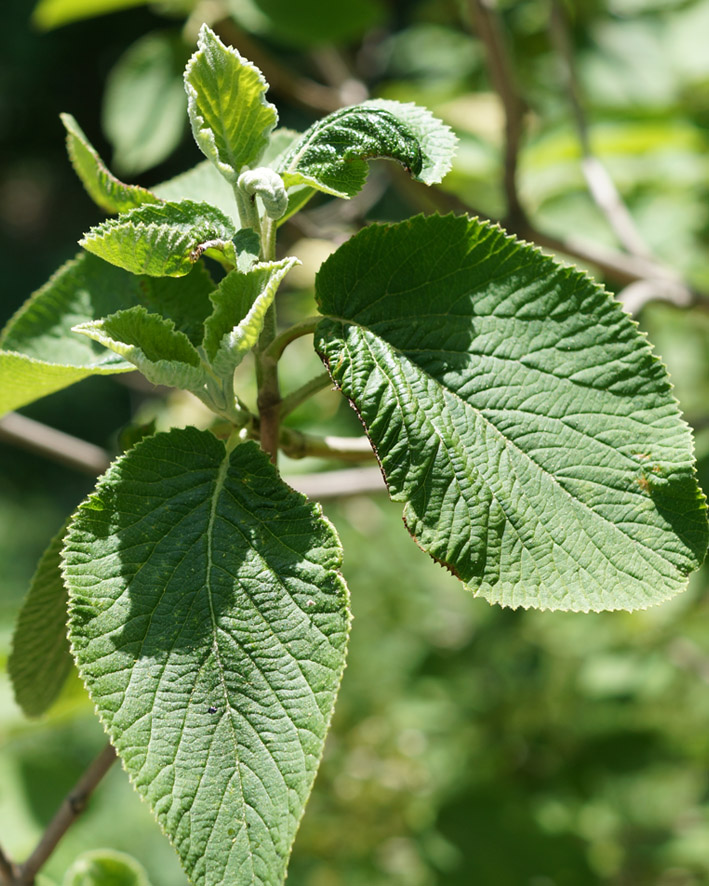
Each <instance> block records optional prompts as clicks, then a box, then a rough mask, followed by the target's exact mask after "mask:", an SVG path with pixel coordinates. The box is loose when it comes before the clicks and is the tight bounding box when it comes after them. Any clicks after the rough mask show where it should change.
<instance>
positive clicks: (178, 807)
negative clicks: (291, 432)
mask: <svg viewBox="0 0 709 886" xmlns="http://www.w3.org/2000/svg"><path fill="white" fill-rule="evenodd" d="M340 560H341V549H340V544H339V541H338V539H337V537H336V535H335V532H334V530H333V529H332V527H331V526H330V524H329V523H328V522H327V521H326V520H325V519H324V518H323V517H322V516H321V512H320V510H319V508H318V506H317V505H314V504H311V503H308V502H307V501H306V500H305V498H304V496H302V495H300V494H299V493H297V492H294V491H293V490H292V489H290V488H289V487H288V486H286V485H285V484H284V483H283V481H282V480H281V479H280V477H279V476H278V474H277V472H276V470H275V468H274V467H273V465H271V464H270V462H269V460H268V457H267V456H266V455H265V454H264V453H263V452H261V451H260V450H259V449H258V447H257V446H256V445H255V444H253V443H246V444H243V445H240V446H236V447H235V448H234V449H233V450H232V451H228V450H227V449H226V448H225V446H224V444H223V443H221V442H220V441H218V440H217V439H216V438H215V437H213V436H212V435H211V434H209V433H208V432H204V431H197V430H196V429H194V428H187V429H185V430H173V431H171V432H170V433H168V434H159V435H157V436H155V437H151V438H148V439H146V440H144V441H143V442H141V443H139V444H138V445H137V446H136V447H135V448H133V449H131V450H129V451H128V452H127V453H126V454H125V455H124V456H122V457H121V458H120V459H118V461H117V462H115V463H114V465H113V466H112V467H111V468H110V469H109V471H108V472H107V474H106V475H105V476H104V478H102V480H101V481H100V482H99V484H98V487H97V489H96V492H95V493H94V494H93V495H92V496H90V498H89V499H88V500H87V501H86V502H85V503H84V504H83V505H82V506H81V507H80V508H79V510H78V512H77V513H76V516H75V517H74V520H73V522H72V525H71V527H70V530H69V533H68V536H67V541H66V546H65V550H64V563H65V566H64V575H65V580H66V582H67V584H68V587H69V593H70V604H69V612H70V619H69V620H70V640H71V643H72V648H73V651H74V654H75V657H76V659H77V662H78V665H79V670H80V673H81V675H82V677H83V679H84V680H85V682H86V684H87V687H88V689H89V692H90V694H91V697H92V699H93V701H94V703H95V704H96V707H97V710H98V713H99V716H100V718H101V720H102V722H103V724H104V726H105V728H106V729H107V731H108V733H109V735H110V737H111V741H112V743H113V744H114V745H115V747H116V749H117V750H118V753H119V754H120V755H121V757H122V760H123V764H124V767H125V769H126V771H127V772H128V774H129V776H130V778H131V781H132V782H133V784H134V786H135V787H136V789H137V790H138V792H139V793H140V794H141V795H142V796H143V797H144V798H145V799H146V800H147V802H148V803H149V805H150V807H151V809H152V810H153V812H154V814H155V816H156V818H157V819H158V821H159V823H160V825H161V827H162V828H163V830H164V831H165V833H166V834H167V835H168V837H169V838H170V840H171V841H172V843H173V845H174V847H175V849H176V851H177V853H178V855H179V856H180V859H181V861H182V864H183V866H184V868H185V870H186V872H187V874H188V876H189V877H190V879H191V880H192V882H193V883H195V884H198V886H216V884H222V883H251V884H264V886H276V884H280V883H282V881H283V878H284V874H285V868H286V864H287V860H288V855H289V853H290V847H291V844H292V841H293V838H294V835H295V832H296V829H297V827H298V822H299V820H300V817H301V814H302V811H303V807H304V805H305V802H306V799H307V797H308V794H309V793H310V789H311V786H312V782H313V779H314V777H315V772H316V769H317V766H318V762H319V759H320V755H321V753H322V747H323V742H324V738H325V734H326V732H327V729H328V725H329V721H330V716H331V714H332V709H333V705H334V701H335V696H336V693H337V689H338V685H339V682H340V678H341V674H342V670H343V667H344V657H345V646H346V642H347V633H348V622H349V616H348V606H347V590H346V587H345V585H344V582H343V580H342V578H341V576H340V574H339V572H338V569H339V567H340Z"/></svg>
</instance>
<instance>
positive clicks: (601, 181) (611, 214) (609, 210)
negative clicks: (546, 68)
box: [549, 0, 652, 260]
mask: <svg viewBox="0 0 709 886" xmlns="http://www.w3.org/2000/svg"><path fill="white" fill-rule="evenodd" d="M549 24H550V32H551V39H552V42H553V43H554V46H555V47H556V50H557V53H558V55H559V59H560V61H561V65H562V73H563V77H564V81H565V85H566V91H567V93H568V97H569V104H570V105H571V110H572V113H573V116H574V121H575V123H576V131H577V134H578V137H579V143H580V145H581V153H582V160H581V169H582V171H583V174H584V177H585V179H586V184H587V185H588V190H589V192H590V194H591V196H592V197H593V200H594V202H595V203H596V205H597V206H598V208H599V209H600V210H601V212H602V213H603V214H604V216H605V217H606V219H607V221H608V224H609V225H610V226H611V228H612V230H613V231H614V233H615V235H616V237H617V238H618V240H619V242H620V243H621V244H622V246H623V247H624V248H625V249H627V250H628V252H629V253H630V254H631V255H637V256H639V257H641V258H646V259H649V260H652V255H651V254H650V251H649V250H648V248H647V245H646V244H645V241H644V240H643V238H642V236H641V235H640V232H639V231H638V229H637V227H636V225H635V222H634V221H633V217H632V216H631V214H630V212H629V210H628V207H627V206H626V205H625V203H624V202H623V198H622V197H621V196H620V194H619V193H618V189H617V188H616V186H615V184H614V182H613V179H612V178H611V177H610V175H609V174H608V170H607V169H606V167H605V166H604V165H603V164H602V163H601V161H600V160H599V159H598V158H597V157H596V156H595V155H594V153H593V150H592V148H591V139H590V135H589V129H588V122H587V120H586V113H585V110H584V107H583V101H582V98H581V89H580V87H579V82H578V78H577V76H576V65H575V62H574V52H573V47H572V45H571V39H570V37H569V29H568V22H567V20H566V14H565V12H564V8H563V5H562V2H561V0H552V2H551V17H550V23H549Z"/></svg>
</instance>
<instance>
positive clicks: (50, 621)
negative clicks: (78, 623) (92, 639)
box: [7, 524, 74, 717]
mask: <svg viewBox="0 0 709 886" xmlns="http://www.w3.org/2000/svg"><path fill="white" fill-rule="evenodd" d="M65 533H66V524H65V525H64V526H62V528H61V530H60V531H59V532H58V533H57V535H56V536H55V537H54V538H53V539H52V541H51V543H50V545H49V547H48V548H47V550H46V551H45V553H44V554H43V556H42V559H41V560H40V561H39V565H38V567H37V571H36V572H35V574H34V576H33V577H32V581H31V582H30V587H29V590H28V591H27V596H26V597H25V599H24V601H23V603H22V608H21V609H20V614H19V616H18V619H17V624H16V626H15V632H14V634H13V636H12V652H11V653H10V657H9V659H8V663H7V669H8V673H9V675H10V680H11V681H12V688H13V690H14V692H15V700H16V701H17V703H18V704H19V705H20V707H21V708H22V710H23V711H24V712H25V714H27V716H28V717H39V716H40V714H43V713H44V712H45V711H46V710H47V709H48V708H49V707H50V706H51V705H52V704H53V702H54V701H55V700H56V698H57V695H58V694H59V691H60V689H61V688H62V686H63V685H64V681H65V680H66V678H67V676H68V675H69V672H70V671H71V669H72V667H73V665H74V660H73V659H72V657H71V653H70V652H69V641H68V640H67V636H66V619H67V609H66V605H67V592H66V588H65V587H64V582H63V581H62V574H61V571H60V568H59V567H60V554H61V550H62V547H63V545H64V535H65Z"/></svg>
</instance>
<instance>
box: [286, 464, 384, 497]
mask: <svg viewBox="0 0 709 886" xmlns="http://www.w3.org/2000/svg"><path fill="white" fill-rule="evenodd" d="M286 480H287V481H288V483H289V484H290V485H291V486H292V487H293V488H294V489H297V490H298V492H302V493H303V494H304V495H307V496H308V498H314V499H318V500H320V501H325V500H326V499H333V498H343V497H345V496H349V495H364V494H366V493H372V492H386V486H385V485H384V479H383V478H382V472H381V471H380V470H379V468H343V469H342V470H340V471H323V472H322V473H320V474H290V475H289V476H288V477H286Z"/></svg>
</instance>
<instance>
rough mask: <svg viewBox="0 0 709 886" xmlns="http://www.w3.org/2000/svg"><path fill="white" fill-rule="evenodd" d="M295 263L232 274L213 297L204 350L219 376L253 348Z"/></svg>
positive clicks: (293, 260) (285, 261)
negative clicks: (269, 311) (270, 308)
mask: <svg viewBox="0 0 709 886" xmlns="http://www.w3.org/2000/svg"><path fill="white" fill-rule="evenodd" d="M297 262H298V259H296V258H284V259H282V260H281V261H279V262H268V263H264V264H260V265H258V266H256V267H254V268H252V269H251V270H250V271H249V272H248V273H246V274H242V273H240V272H239V271H232V273H231V274H227V276H226V277H225V278H224V279H223V280H222V281H221V283H220V284H219V286H218V287H217V289H216V291H215V292H214V293H213V294H212V296H211V298H212V302H213V303H214V311H213V313H212V315H211V316H210V317H209V319H208V320H207V321H206V322H205V324H204V327H205V336H204V350H205V352H206V354H207V356H208V358H209V361H210V363H211V364H212V366H213V367H214V369H215V371H216V372H217V373H218V374H219V375H220V376H226V375H227V374H228V373H230V372H233V371H234V369H236V367H237V366H238V365H239V363H241V361H242V360H243V359H244V357H245V356H246V354H247V353H248V352H249V351H250V350H251V348H253V346H254V345H255V344H256V342H257V341H258V337H259V335H260V334H261V330H262V329H263V323H264V318H265V316H266V311H267V310H268V309H269V307H270V306H271V304H272V303H273V298H274V296H275V294H276V290H277V289H278V287H279V285H280V283H281V280H283V278H284V277H285V275H286V274H287V273H288V271H290V269H291V268H292V267H293V265H295V264H297Z"/></svg>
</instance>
